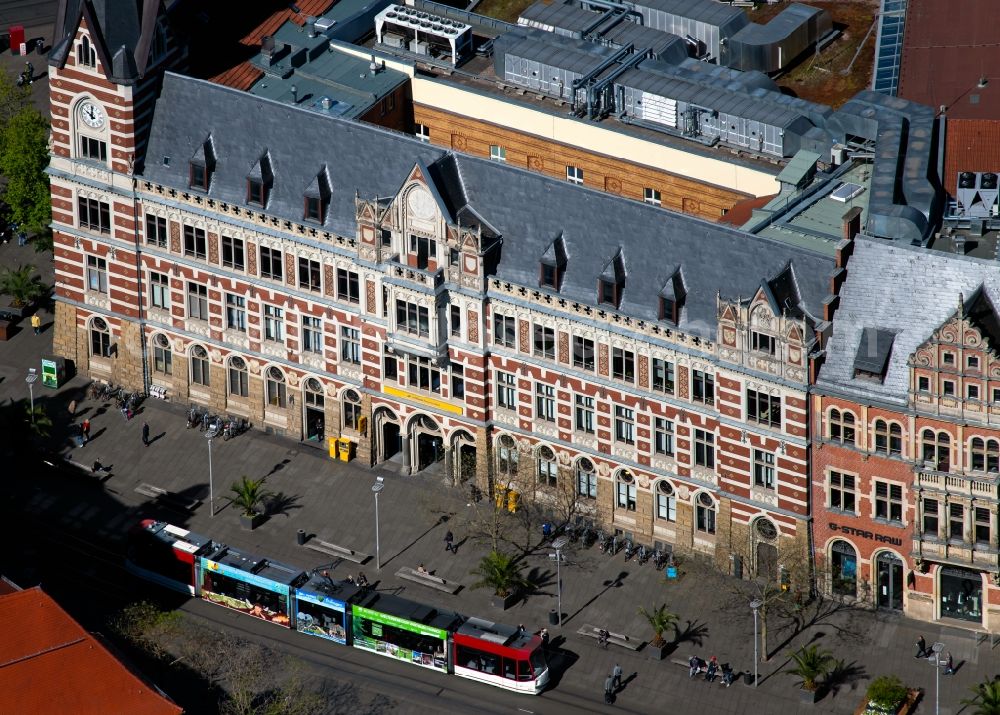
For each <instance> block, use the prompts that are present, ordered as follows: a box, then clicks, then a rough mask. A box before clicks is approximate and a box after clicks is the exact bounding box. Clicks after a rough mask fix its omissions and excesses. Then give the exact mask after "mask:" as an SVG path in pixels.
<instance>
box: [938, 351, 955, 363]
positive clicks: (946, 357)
mask: <svg viewBox="0 0 1000 715" xmlns="http://www.w3.org/2000/svg"><path fill="white" fill-rule="evenodd" d="M941 359H942V361H943V362H944V364H945V365H954V364H955V353H944V354H943V355H942V356H941Z"/></svg>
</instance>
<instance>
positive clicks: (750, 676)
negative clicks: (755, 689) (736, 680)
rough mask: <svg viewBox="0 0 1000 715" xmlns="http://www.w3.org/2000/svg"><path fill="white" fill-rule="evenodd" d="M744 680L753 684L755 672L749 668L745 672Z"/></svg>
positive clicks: (748, 683)
mask: <svg viewBox="0 0 1000 715" xmlns="http://www.w3.org/2000/svg"><path fill="white" fill-rule="evenodd" d="M743 682H744V683H745V684H747V685H753V673H752V672H750V671H749V670H747V671H745V672H744V673H743Z"/></svg>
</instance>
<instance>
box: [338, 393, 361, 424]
mask: <svg viewBox="0 0 1000 715" xmlns="http://www.w3.org/2000/svg"><path fill="white" fill-rule="evenodd" d="M341 412H342V414H343V416H344V429H357V428H358V418H360V417H361V395H359V394H358V391H357V390H350V389H348V390H344V395H343V400H342V407H341Z"/></svg>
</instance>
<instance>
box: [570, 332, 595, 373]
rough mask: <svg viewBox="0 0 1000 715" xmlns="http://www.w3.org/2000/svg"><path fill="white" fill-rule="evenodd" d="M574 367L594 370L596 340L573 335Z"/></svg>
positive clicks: (589, 370)
mask: <svg viewBox="0 0 1000 715" xmlns="http://www.w3.org/2000/svg"><path fill="white" fill-rule="evenodd" d="M573 367H576V368H579V369H581V370H587V371H588V372H593V371H594V341H593V340H590V339H589V338H581V337H580V336H579V335H574V336H573Z"/></svg>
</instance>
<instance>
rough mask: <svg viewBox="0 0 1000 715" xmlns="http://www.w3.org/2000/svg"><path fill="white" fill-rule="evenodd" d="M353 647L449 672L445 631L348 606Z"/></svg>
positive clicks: (359, 607) (366, 609)
mask: <svg viewBox="0 0 1000 715" xmlns="http://www.w3.org/2000/svg"><path fill="white" fill-rule="evenodd" d="M351 615H352V626H351V630H352V633H353V635H354V647H355V648H362V649H363V650H368V651H371V652H373V653H378V654H379V655H387V656H389V657H391V658H397V659H399V660H404V661H406V662H408V663H413V664H414V665H420V666H423V667H424V668H433V669H435V670H440V671H442V672H445V673H446V672H448V656H447V650H446V649H447V646H448V631H445V630H441V629H440V628H431V627H430V626H425V625H423V624H422V623H415V622H413V621H408V620H406V619H404V618H399V617H397V616H392V615H389V614H387V613H380V612H379V611H373V610H371V609H368V608H362V607H361V606H357V605H355V606H351Z"/></svg>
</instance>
